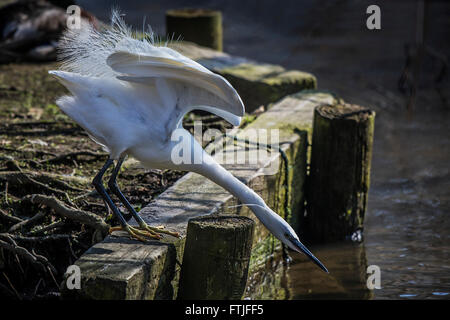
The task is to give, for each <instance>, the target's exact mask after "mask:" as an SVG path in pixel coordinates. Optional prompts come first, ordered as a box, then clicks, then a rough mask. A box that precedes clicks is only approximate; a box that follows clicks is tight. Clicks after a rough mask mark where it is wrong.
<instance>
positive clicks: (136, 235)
mask: <svg viewBox="0 0 450 320" xmlns="http://www.w3.org/2000/svg"><path fill="white" fill-rule="evenodd" d="M119 230H124V231H126V232H128V234H129V235H130V237H131V238H132V239H136V240H139V241H142V242H147V240H149V239H155V240H160V239H161V236H160V235H159V234H155V233H150V232H148V231H145V230H140V229H139V228H135V227H132V226H130V225H127V226H125V227H121V226H118V227H111V228H109V233H112V232H114V231H119Z"/></svg>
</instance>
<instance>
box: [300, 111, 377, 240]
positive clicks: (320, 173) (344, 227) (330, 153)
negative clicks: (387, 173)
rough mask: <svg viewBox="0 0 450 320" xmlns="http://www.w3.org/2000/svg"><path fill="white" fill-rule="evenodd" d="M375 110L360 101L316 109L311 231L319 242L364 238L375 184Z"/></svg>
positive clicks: (311, 184)
mask: <svg viewBox="0 0 450 320" xmlns="http://www.w3.org/2000/svg"><path fill="white" fill-rule="evenodd" d="M374 120H375V112H373V111H371V110H368V109H366V108H363V107H360V106H356V105H349V104H344V105H337V106H330V105H323V106H319V107H317V108H316V109H315V111H314V125H313V136H312V150H311V167H310V176H309V188H308V192H307V202H308V205H307V207H308V217H307V219H308V221H309V223H308V227H309V228H308V229H309V230H308V232H309V237H310V238H311V240H313V241H315V242H328V241H335V240H343V239H348V238H350V237H352V235H353V237H355V236H356V237H358V230H362V227H363V223H364V214H365V212H366V207H367V196H368V191H369V183H370V179H369V178H370V164H371V158H372V142H373V130H374Z"/></svg>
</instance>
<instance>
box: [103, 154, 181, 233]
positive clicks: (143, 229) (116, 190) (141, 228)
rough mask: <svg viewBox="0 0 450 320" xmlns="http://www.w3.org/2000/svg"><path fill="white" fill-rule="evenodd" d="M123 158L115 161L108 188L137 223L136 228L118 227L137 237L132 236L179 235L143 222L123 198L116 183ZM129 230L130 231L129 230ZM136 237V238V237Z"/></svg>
mask: <svg viewBox="0 0 450 320" xmlns="http://www.w3.org/2000/svg"><path fill="white" fill-rule="evenodd" d="M124 160H125V156H122V157H120V159H119V160H118V161H117V165H116V166H115V168H114V170H113V172H112V174H111V178H110V179H109V181H108V187H109V189H110V190H111V191H112V192H113V193H114V194H115V195H116V196H117V197H118V198H119V200H120V202H122V204H123V205H124V206H125V207H126V208H127V210H128V211H129V212H130V213H131V215H132V216H133V217H134V219H136V221H137V223H138V224H139V227H138V228H135V227H131V226H129V225H128V226H123V225H122V227H121V228H120V229H123V230H125V231H127V232H128V233H129V234H130V235H132V237H134V238H137V237H136V236H134V234H136V235H142V236H146V237H149V238H152V239H161V237H162V236H161V234H168V235H171V236H174V237H179V236H180V235H179V233H178V232H171V231H168V230H164V227H163V226H161V227H150V226H149V225H147V223H145V221H144V220H143V219H142V217H141V216H140V215H139V214H138V213H137V212H136V210H134V208H133V206H132V205H131V204H130V202H129V201H128V200H127V198H125V196H124V195H123V193H122V192H121V191H120V189H119V186H118V185H117V182H116V179H117V175H118V174H119V171H120V167H121V166H122V163H123V161H124ZM130 231H131V232H130ZM137 239H138V238H137Z"/></svg>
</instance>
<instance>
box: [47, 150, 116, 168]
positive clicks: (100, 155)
mask: <svg viewBox="0 0 450 320" xmlns="http://www.w3.org/2000/svg"><path fill="white" fill-rule="evenodd" d="M78 156H89V157H92V158H93V159H90V160H89V161H96V160H98V159H101V158H105V157H107V156H108V155H107V154H106V153H97V152H91V151H77V152H69V153H65V154H62V155H59V156H56V157H53V158H50V159H46V160H42V161H39V164H41V165H42V164H49V163H52V164H54V163H61V162H67V161H73V160H77V158H78ZM78 162H80V160H79V159H78Z"/></svg>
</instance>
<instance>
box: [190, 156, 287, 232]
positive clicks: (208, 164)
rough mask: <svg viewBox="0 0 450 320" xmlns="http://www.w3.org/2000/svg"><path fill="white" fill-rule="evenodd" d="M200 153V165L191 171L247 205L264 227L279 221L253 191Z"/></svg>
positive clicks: (211, 159) (209, 157)
mask: <svg viewBox="0 0 450 320" xmlns="http://www.w3.org/2000/svg"><path fill="white" fill-rule="evenodd" d="M202 153H203V154H202V155H203V161H202V163H201V164H197V165H193V166H192V167H191V168H190V170H191V171H194V172H196V173H198V174H201V175H203V176H205V177H206V178H208V179H210V180H212V181H214V182H215V183H217V184H218V185H220V186H221V187H223V188H224V189H225V190H227V191H228V192H230V193H231V194H232V195H233V196H235V197H236V198H238V199H239V200H240V201H241V202H242V204H244V205H247V206H248V207H249V208H250V210H252V211H253V213H254V214H255V215H256V217H257V218H258V219H259V220H260V221H261V222H262V223H263V224H264V225H265V226H267V223H268V222H269V221H270V220H271V219H274V218H275V219H280V216H278V215H277V214H276V213H275V212H273V211H272V210H271V209H270V208H269V207H268V206H267V205H266V203H265V202H264V200H263V199H262V198H261V197H260V196H259V195H258V194H257V193H256V192H255V191H253V190H252V189H251V188H249V187H248V186H247V185H245V184H244V183H242V182H241V181H240V180H239V179H237V178H236V177H235V176H233V175H232V174H231V173H230V172H229V171H227V170H226V169H225V168H224V167H222V166H221V165H220V164H219V163H217V162H216V161H215V160H214V159H213V158H212V157H211V156H210V155H209V154H208V153H207V152H206V151H204V150H202Z"/></svg>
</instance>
